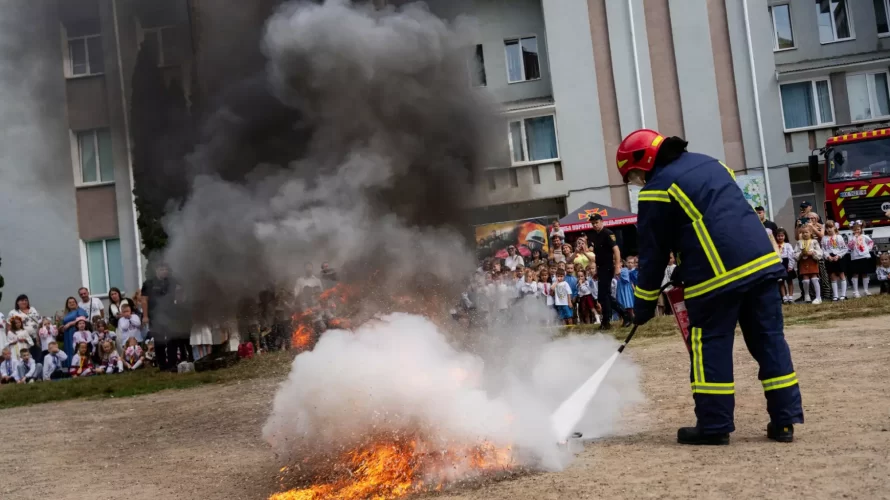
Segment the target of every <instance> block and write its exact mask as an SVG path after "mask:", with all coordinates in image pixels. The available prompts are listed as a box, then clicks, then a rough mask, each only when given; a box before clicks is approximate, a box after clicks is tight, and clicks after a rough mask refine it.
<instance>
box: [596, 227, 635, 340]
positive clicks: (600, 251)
mask: <svg viewBox="0 0 890 500" xmlns="http://www.w3.org/2000/svg"><path fill="white" fill-rule="evenodd" d="M587 220H588V221H589V222H590V224H591V225H592V226H593V239H592V240H591V242H592V243H593V255H594V257H596V269H597V272H596V283H597V289H598V290H611V289H612V279H613V278H616V277H618V274H619V273H620V272H621V250H620V249H619V248H618V241H617V238H615V233H613V232H612V231H611V230H610V229H607V228H606V227H604V225H603V216H602V215H600V214H593V215H591V216H589V217H588V218H587ZM597 300H598V301H599V303H600V307H601V308H602V311H603V321H602V323H601V324H600V330H608V329H610V328H612V326H611V321H612V296H611V295H610V294H609V293H603V292H600V293H599V294H598V297H597ZM616 311H617V312H618V314H619V315H620V316H621V319H622V320H624V322H625V323H626V322H627V320H628V317H627V316H626V315H625V312H624V310H622V309H621V308H617V309H616Z"/></svg>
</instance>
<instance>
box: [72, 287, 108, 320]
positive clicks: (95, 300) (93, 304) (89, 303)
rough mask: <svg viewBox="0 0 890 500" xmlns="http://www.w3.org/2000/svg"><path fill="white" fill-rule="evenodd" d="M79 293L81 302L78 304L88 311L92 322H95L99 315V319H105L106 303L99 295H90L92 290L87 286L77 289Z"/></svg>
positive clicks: (88, 316)
mask: <svg viewBox="0 0 890 500" xmlns="http://www.w3.org/2000/svg"><path fill="white" fill-rule="evenodd" d="M77 295H78V296H79V297H80V303H78V304H77V305H78V306H79V307H80V308H81V309H83V310H84V311H86V312H87V318H88V319H89V320H90V323H94V322H95V321H96V317H97V316H98V317H99V319H105V305H104V304H103V303H102V300H101V299H99V297H92V296H90V291H89V289H87V288H86V287H81V288H80V289H79V290H77Z"/></svg>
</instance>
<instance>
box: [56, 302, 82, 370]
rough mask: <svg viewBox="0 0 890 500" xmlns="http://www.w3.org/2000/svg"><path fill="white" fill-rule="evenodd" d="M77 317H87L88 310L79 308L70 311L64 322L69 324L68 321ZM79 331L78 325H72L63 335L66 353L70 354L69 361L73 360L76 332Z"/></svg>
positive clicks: (63, 319)
mask: <svg viewBox="0 0 890 500" xmlns="http://www.w3.org/2000/svg"><path fill="white" fill-rule="evenodd" d="M76 318H86V319H89V318H87V312H86V311H84V310H83V309H81V308H79V307H78V308H77V309H75V310H73V311H69V312H68V314H66V315H65V317H63V318H62V324H63V325H67V324H68V323H70V322H72V321H74V320H75V319H76ZM76 331H77V325H75V326H72V327H71V328H68V329H67V330H65V332H64V335H63V336H62V340H63V342H64V343H65V346H64V348H65V354H67V355H68V362H69V363H70V362H71V358H72V356H74V332H76Z"/></svg>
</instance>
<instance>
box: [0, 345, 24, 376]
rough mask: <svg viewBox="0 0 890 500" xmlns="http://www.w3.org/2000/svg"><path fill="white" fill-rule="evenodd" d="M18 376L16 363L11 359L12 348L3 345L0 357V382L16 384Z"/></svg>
mask: <svg viewBox="0 0 890 500" xmlns="http://www.w3.org/2000/svg"><path fill="white" fill-rule="evenodd" d="M26 350H27V349H26ZM18 376H19V371H18V363H17V362H16V360H14V359H12V350H11V349H10V348H8V347H4V348H3V351H2V357H0V384H16V383H18V381H19V380H18Z"/></svg>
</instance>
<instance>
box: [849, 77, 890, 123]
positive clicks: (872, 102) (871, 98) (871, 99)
mask: <svg viewBox="0 0 890 500" xmlns="http://www.w3.org/2000/svg"><path fill="white" fill-rule="evenodd" d="M878 74H883V75H885V76H886V78H887V95H888V96H890V70H883V71H880V70H872V71H857V72H854V73H846V74H845V75H844V83H846V82H847V79H848V78H850V77H851V76H860V75H865V88H866V91H867V92H868V105H869V106H870V107H871V109H872V110H875V109H876V108H877V106H876V104H877V101H878V94H877V92H876V91H875V90H876V89H875V85H874V78H872V79H871V80H869V78H868V77H869V76H871V75H878ZM869 82H871V83H869ZM847 106H848V107H849V106H850V90H849V86H847ZM888 118H890V114H886V115H881V116H872V117H871V118H865V119H863V120H854V119H853V110H852V109H851V110H850V123H869V122H874V121H886V120H887V119H888Z"/></svg>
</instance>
